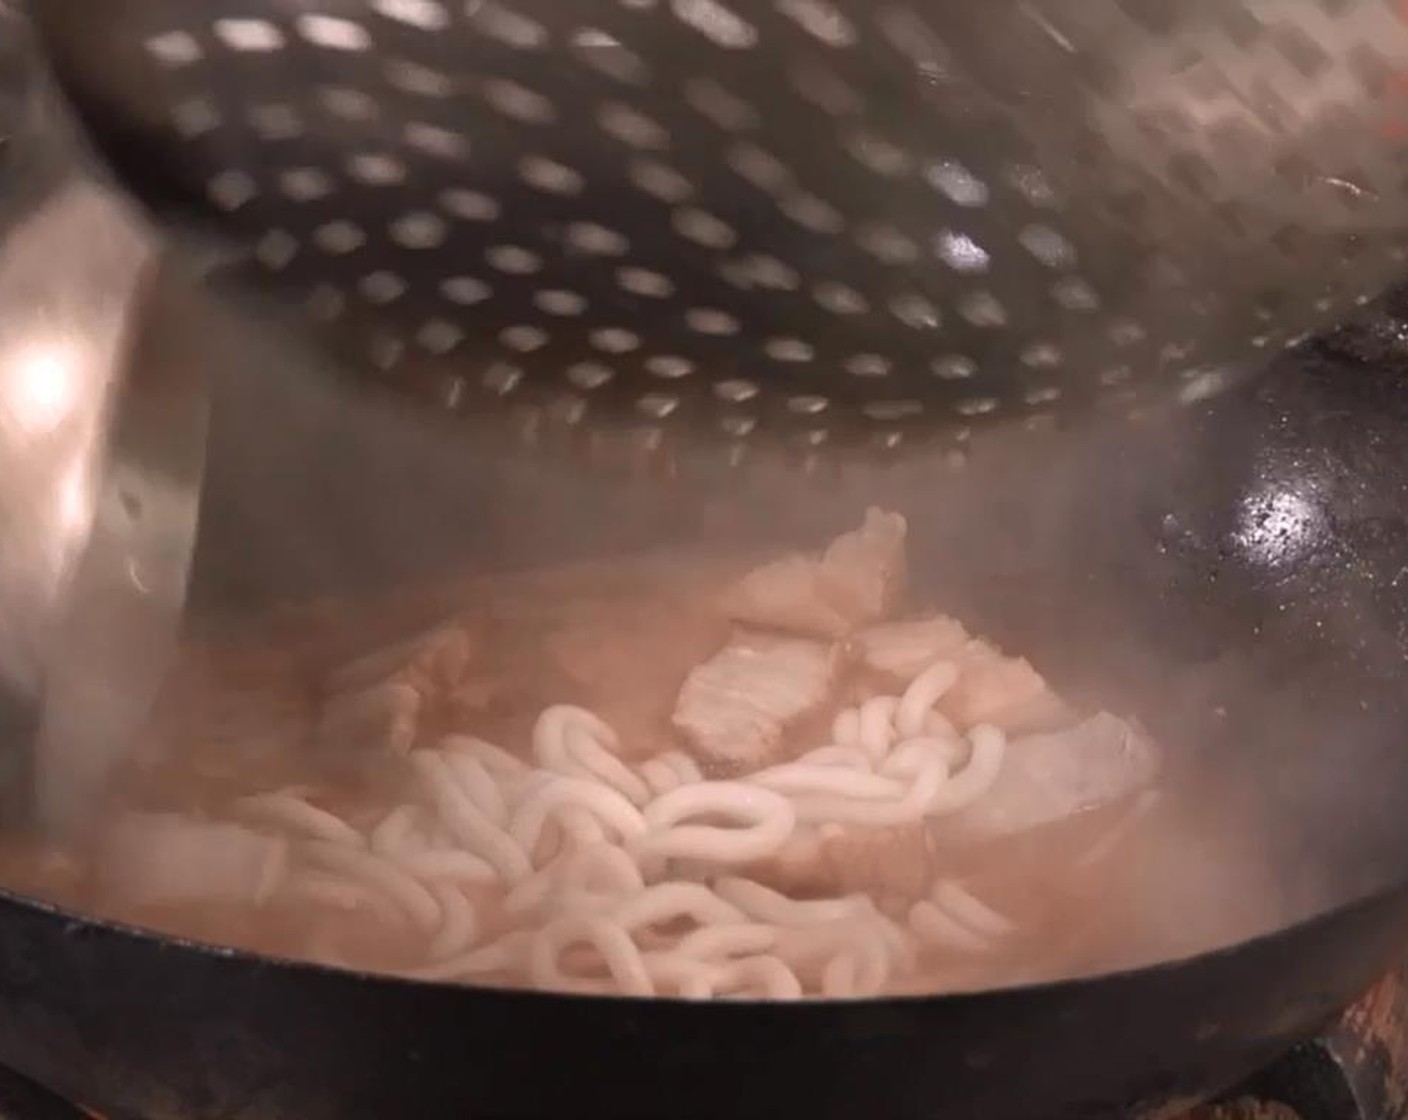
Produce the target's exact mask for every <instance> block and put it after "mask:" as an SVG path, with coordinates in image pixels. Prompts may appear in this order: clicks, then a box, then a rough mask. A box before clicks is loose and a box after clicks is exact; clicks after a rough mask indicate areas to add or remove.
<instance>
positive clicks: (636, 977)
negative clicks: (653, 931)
mask: <svg viewBox="0 0 1408 1120" xmlns="http://www.w3.org/2000/svg"><path fill="white" fill-rule="evenodd" d="M576 945H588V946H590V947H591V948H592V949H594V950H595V951H596V954H597V956H598V957H599V958H600V959H601V963H602V964H603V965H604V966H605V967H606V970H607V971H608V972H609V973H610V974H611V978H612V980H614V981H615V984H616V988H617V989H618V990H619V991H620V992H621V993H622V994H623V995H628V996H648V995H654V993H655V985H654V984H653V983H652V982H651V979H650V974H649V972H647V971H646V968H645V962H644V961H643V960H641V954H640V950H639V949H637V948H636V944H635V942H634V941H632V940H631V936H630V934H628V933H627V932H626V931H625V930H624V929H622V928H621V925H620V923H618V922H616V921H613V920H612V919H611V918H608V917H606V916H605V915H602V914H586V913H575V914H564V915H563V916H562V917H560V918H554V919H553V920H552V921H550V922H548V923H547V924H546V925H544V926H543V928H542V929H540V930H539V931H538V932H537V934H535V935H534V937H533V942H532V948H531V949H530V952H529V961H528V968H529V974H530V975H531V977H532V980H533V983H534V984H536V985H537V986H538V987H540V988H547V989H549V990H557V991H580V990H581V989H582V987H583V981H584V978H583V977H581V976H574V975H571V974H569V973H568V972H567V971H566V970H565V969H564V968H563V964H562V957H563V955H564V954H565V953H566V951H567V950H569V949H571V948H572V947H573V946H576ZM587 986H589V987H593V986H594V985H592V983H591V981H590V980H587Z"/></svg>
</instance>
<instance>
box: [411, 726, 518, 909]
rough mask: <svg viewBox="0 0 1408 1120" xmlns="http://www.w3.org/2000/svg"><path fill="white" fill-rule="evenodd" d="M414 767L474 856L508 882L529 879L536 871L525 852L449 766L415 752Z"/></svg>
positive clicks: (452, 830) (429, 754) (431, 755)
mask: <svg viewBox="0 0 1408 1120" xmlns="http://www.w3.org/2000/svg"><path fill="white" fill-rule="evenodd" d="M410 758H411V765H412V766H413V767H415V769H416V773H417V775H418V776H419V777H420V779H421V784H422V786H423V787H424V789H425V791H426V793H427V794H429V796H430V799H431V801H432V802H433V803H434V805H435V807H436V808H437V809H438V810H439V813H440V819H441V820H442V821H443V822H444V824H445V827H446V828H448V829H449V830H450V833H451V834H452V835H453V836H454V837H455V839H456V840H457V841H459V843H460V844H462V845H463V846H464V847H465V848H466V849H467V850H468V851H469V852H470V853H471V854H472V855H477V856H479V857H481V858H482V859H485V860H488V861H489V863H491V864H492V865H493V867H494V870H496V871H497V872H498V873H499V875H500V876H501V877H502V878H503V879H504V881H505V882H509V883H516V882H518V881H519V880H520V879H526V878H527V877H528V875H529V874H530V873H531V872H532V870H533V865H532V862H531V861H530V860H529V858H528V856H527V854H526V853H525V852H524V850H523V848H522V847H520V846H519V845H518V844H517V843H515V841H514V839H513V837H512V836H510V835H509V834H508V833H507V832H505V831H504V830H503V829H501V828H499V827H498V825H496V824H494V822H493V821H491V820H490V819H489V818H488V817H487V816H485V814H484V813H483V812H481V811H480V810H479V809H478V808H477V807H476V806H475V805H474V803H473V802H472V801H470V800H469V798H468V797H466V796H465V794H464V791H463V790H462V789H460V787H459V783H457V782H456V781H455V780H454V777H453V776H452V775H451V774H450V770H449V764H448V763H446V762H445V760H444V759H443V758H441V757H440V756H439V755H437V754H435V753H433V752H431V751H412V752H411V755H410Z"/></svg>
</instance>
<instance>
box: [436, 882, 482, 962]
mask: <svg viewBox="0 0 1408 1120" xmlns="http://www.w3.org/2000/svg"><path fill="white" fill-rule="evenodd" d="M430 890H431V892H432V893H433V894H434V895H435V899H436V901H437V902H439V903H440V912H441V914H442V916H443V921H442V923H441V925H440V928H439V929H438V930H436V932H435V936H434V938H432V939H431V942H430V947H429V949H428V950H427V952H428V953H429V954H430V957H431V959H432V960H437V961H438V960H444V959H445V958H446V957H453V956H458V955H459V954H462V953H463V952H464V951H465V950H466V949H468V948H469V947H470V946H471V945H472V944H473V943H474V937H475V934H476V933H477V932H478V922H477V921H476V916H475V913H474V905H473V904H472V903H471V902H470V901H469V899H467V898H465V896H464V892H463V891H461V890H460V889H459V888H458V887H456V886H454V885H453V884H450V883H436V884H435V885H434V886H432V887H431V888H430Z"/></svg>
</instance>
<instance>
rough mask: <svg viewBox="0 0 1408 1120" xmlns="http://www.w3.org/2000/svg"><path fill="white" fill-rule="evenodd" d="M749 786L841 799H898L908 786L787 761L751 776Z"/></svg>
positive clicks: (858, 772)
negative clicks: (825, 795)
mask: <svg viewBox="0 0 1408 1120" xmlns="http://www.w3.org/2000/svg"><path fill="white" fill-rule="evenodd" d="M748 782H749V784H750V785H755V786H761V787H762V788H763V789H770V790H775V791H776V792H778V793H783V794H787V795H789V796H799V795H803V794H820V793H830V794H835V795H837V796H839V797H856V798H861V799H867V798H875V799H880V800H885V799H887V798H888V799H889V800H891V801H894V800H897V799H898V798H901V797H903V796H904V791H905V787H904V786H903V785H902V784H901V783H899V782H897V781H895V780H894V779H893V778H886V777H883V776H881V775H879V774H872V773H870V772H869V771H868V770H859V769H848V768H845V767H841V766H820V765H817V764H815V763H807V762H784V763H782V764H781V765H779V766H773V767H769V768H768V769H767V770H760V771H758V772H757V773H756V774H750V775H749V776H748Z"/></svg>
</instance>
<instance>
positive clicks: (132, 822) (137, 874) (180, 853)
mask: <svg viewBox="0 0 1408 1120" xmlns="http://www.w3.org/2000/svg"><path fill="white" fill-rule="evenodd" d="M286 851H287V849H286V845H285V844H284V842H283V841H282V840H278V839H276V838H274V837H271V836H265V835H263V834H262V833H259V832H255V831H254V830H253V829H250V828H246V827H244V826H243V825H239V824H231V823H228V822H225V821H208V820H201V819H199V818H197V817H190V816H185V815H183V814H180V813H140V812H130V813H125V814H123V816H122V817H120V818H119V819H117V820H116V821H115V822H114V823H113V824H112V825H111V826H110V827H109V828H108V829H107V830H106V833H105V835H104V837H103V842H102V844H101V845H100V846H99V854H98V859H97V865H96V875H97V883H98V885H99V887H100V889H101V890H102V891H103V892H104V893H105V894H107V895H108V896H109V897H111V898H113V899H115V900H119V901H121V902H122V904H124V905H135V906H147V905H164V904H170V903H182V902H231V903H249V902H255V901H258V900H259V899H261V898H262V897H264V896H265V895H266V893H267V892H268V891H270V890H271V889H273V887H274V886H275V885H276V884H277V878H278V876H279V875H280V873H281V872H282V869H283V866H284V860H285V859H286Z"/></svg>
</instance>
